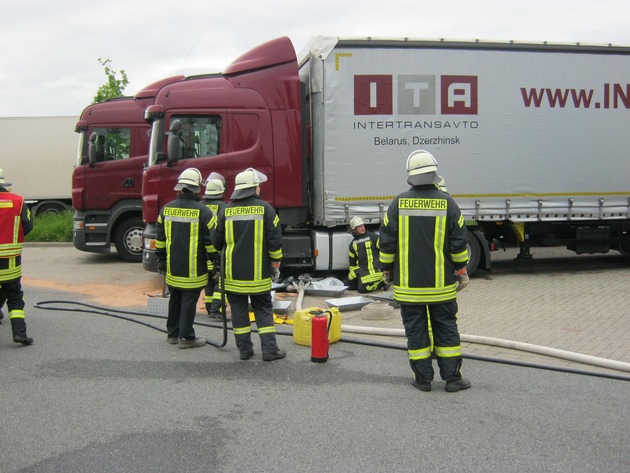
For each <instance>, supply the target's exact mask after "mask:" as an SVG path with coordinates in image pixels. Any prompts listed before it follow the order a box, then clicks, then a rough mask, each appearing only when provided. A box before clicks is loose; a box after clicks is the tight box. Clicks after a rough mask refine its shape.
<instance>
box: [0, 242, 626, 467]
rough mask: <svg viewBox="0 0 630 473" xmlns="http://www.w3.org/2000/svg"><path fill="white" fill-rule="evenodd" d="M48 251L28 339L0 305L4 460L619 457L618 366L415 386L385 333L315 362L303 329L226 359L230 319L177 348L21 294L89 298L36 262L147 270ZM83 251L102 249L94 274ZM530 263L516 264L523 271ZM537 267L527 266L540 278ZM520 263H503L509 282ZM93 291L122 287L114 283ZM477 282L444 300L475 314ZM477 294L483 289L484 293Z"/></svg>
mask: <svg viewBox="0 0 630 473" xmlns="http://www.w3.org/2000/svg"><path fill="white" fill-rule="evenodd" d="M25 251H27V252H28V253H27V254H30V255H33V254H35V253H34V252H33V251H31V250H28V249H27V250H25ZM46 253H47V255H48V258H44V257H43V256H42V257H40V258H38V264H35V262H34V261H33V260H31V265H30V267H29V268H28V271H26V268H25V272H27V273H28V279H29V280H30V281H31V283H29V286H28V288H27V291H26V302H27V322H28V328H29V333H30V334H31V335H32V336H33V337H34V338H35V343H34V345H32V346H29V347H23V346H20V345H16V344H14V343H13V342H12V340H11V331H10V328H9V326H8V325H9V324H8V321H5V322H4V323H3V324H2V325H1V326H0V379H1V380H2V381H1V384H0V398H1V403H0V419H1V420H0V433H1V436H0V471H2V472H3V473H12V472H29V473H30V472H59V473H62V472H63V473H72V472H175V471H176V472H192V471H195V472H198V471H217V472H237V471H238V472H250V471H251V472H304V471H308V472H419V471H423V472H466V473H470V472H507V471H509V472H540V471H545V472H546V471H553V472H571V473H574V472H621V471H628V470H629V469H630V439H629V430H628V425H629V422H630V407H629V405H630V384H629V383H628V381H624V380H619V379H610V378H606V377H598V376H587V375H582V374H575V373H565V372H558V371H549V370H542V369H533V368H527V367H520V366H513V365H509V364H503V363H496V362H482V361H475V360H470V359H468V360H465V362H464V369H465V375H466V377H468V378H469V379H470V380H471V382H472V385H473V386H472V389H470V390H467V391H463V392H459V393H446V392H445V391H444V383H443V382H442V381H440V380H439V379H437V380H436V381H435V382H434V383H433V391H432V392H428V393H425V392H420V391H418V390H417V389H415V388H414V387H412V386H411V384H410V381H411V372H410V369H409V366H408V363H407V356H406V352H405V351H404V350H401V349H396V348H384V347H376V346H370V345H366V344H355V343H348V342H339V343H336V344H334V345H332V347H331V350H330V359H329V361H328V362H327V363H322V364H317V363H312V362H311V361H310V348H309V347H303V346H299V345H295V344H294V343H293V342H292V338H291V337H290V336H279V343H280V345H281V346H282V347H284V348H286V349H287V351H288V356H287V358H286V359H285V360H280V361H274V362H271V363H269V362H263V361H262V360H261V355H260V350H259V346H260V345H259V343H258V339H257V336H256V335H254V337H253V339H254V343H255V349H256V355H255V357H254V358H252V359H251V360H249V361H239V359H238V351H237V350H236V348H235V346H234V341H233V338H232V334H231V332H229V333H228V343H227V346H226V347H225V348H220V349H219V348H215V347H212V346H207V347H205V348H197V349H192V350H180V349H178V348H177V347H176V346H172V345H168V344H167V343H166V335H165V334H164V332H163V331H161V330H163V329H164V326H165V322H164V320H161V319H156V318H151V317H147V316H141V315H136V314H128V317H129V318H131V319H133V320H136V321H139V322H142V323H143V324H148V325H151V326H153V328H152V327H150V326H148V325H142V324H140V323H134V322H133V321H127V320H122V319H120V318H115V317H113V316H108V315H104V314H96V313H89V312H71V311H65V310H60V309H62V308H70V309H74V308H77V306H73V305H69V304H57V305H54V306H52V307H54V308H53V309H52V310H51V309H49V310H44V309H39V308H33V305H34V304H35V303H39V302H41V301H49V300H70V301H74V302H85V303H90V304H93V303H94V299H93V298H92V297H91V295H90V294H87V293H84V292H83V290H82V289H81V291H79V292H77V293H73V292H72V286H71V285H70V286H68V287H66V288H65V290H64V291H65V292H63V293H60V291H59V289H58V287H45V286H39V285H34V284H32V281H34V280H40V279H41V278H42V277H44V276H46V275H47V277H49V278H52V279H55V280H56V281H57V282H59V281H64V280H74V281H76V284H77V285H78V286H77V287H80V288H83V286H81V284H83V283H84V282H85V281H86V279H89V280H90V282H91V283H92V284H97V285H98V284H99V283H100V284H101V285H102V286H101V287H102V291H110V290H111V289H110V287H111V285H108V284H109V283H111V282H112V281H117V280H122V281H123V282H125V283H129V284H136V283H138V284H139V283H142V281H144V279H145V278H147V275H146V274H144V275H143V274H142V273H141V272H140V273H135V272H134V271H135V270H130V269H129V268H132V267H133V266H129V265H127V266H126V269H125V272H126V273H130V274H125V275H121V276H116V275H115V271H113V269H114V268H116V267H117V266H118V264H117V263H114V262H113V260H112V259H109V258H107V257H104V256H100V255H85V254H80V256H77V257H76V260H75V259H72V260H71V261H70V260H69V261H67V264H68V266H65V265H64V264H62V263H59V261H55V260H54V257H53V256H54V255H53V253H54V251H52V250H51V251H48V250H47V251H46ZM49 258H51V259H49ZM66 259H69V258H66ZM77 261H79V263H77ZM94 262H99V263H101V265H102V267H104V266H107V268H108V272H107V274H106V273H105V272H104V270H103V269H102V267H101V269H99V268H98V266H97V265H94V264H93V263H94ZM40 265H44V266H43V267H41V268H40ZM90 265H91V270H90V268H87V267H88V266H90ZM46 266H48V267H46ZM79 266H81V270H80V271H79V269H78V268H79ZM559 266H560V267H562V268H564V267H566V264H563V263H561V264H559ZM570 266H571V267H570V269H569V270H568V271H569V272H570V273H579V275H580V277H582V275H583V277H584V278H586V279H587V280H589V279H590V280H600V279H601V281H606V284H603V285H604V286H607V287H608V286H610V287H612V289H613V290H615V293H618V292H619V291H618V290H617V289H616V287H615V286H614V283H613V282H612V281H619V278H620V274H623V272H624V271H626V269H625V267H623V266H621V265H620V264H617V263H614V264H613V265H612V266H606V265H604V266H603V267H602V263H601V261H600V260H597V261H596V262H595V263H594V266H593V267H591V268H590V270H587V271H584V270H582V269H576V268H575V267H574V266H572V264H570ZM531 271H533V270H532V269H531V266H530V269H528V270H526V271H525V273H526V274H525V276H526V277H529V276H531ZM536 271H538V274H540V271H541V270H536ZM548 271H549V272H551V273H553V275H554V278H553V280H556V281H558V280H561V279H562V278H563V277H564V276H566V275H567V273H566V271H565V270H564V269H560V270H557V269H553V268H552V269H549V270H548ZM549 272H547V273H546V272H544V270H543V271H542V274H543V276H542V278H543V279H544V275H545V274H549ZM131 273H133V274H131ZM585 273H588V274H586V275H584V274H585ZM56 275H58V276H56ZM522 276H523V273H522V272H519V273H517V274H516V275H515V278H516V280H515V281H516V282H514V284H516V285H517V287H520V286H521V285H522V284H523V283H522V282H519V281H522V280H521V279H519V278H521V277H522ZM150 277H151V278H153V276H150ZM609 277H610V282H609V281H608V279H607V278H609ZM624 277H625V276H624ZM499 279H501V280H503V281H504V282H505V281H506V280H507V279H510V280H511V276H508V275H506V273H504V272H502V271H501V270H499V271H498V272H497V273H494V275H491V276H487V277H482V278H478V279H475V278H474V279H473V281H472V282H471V286H473V287H474V285H475V284H477V287H478V288H479V289H478V291H484V290H486V289H484V288H485V286H488V288H489V289H492V287H493V284H494V285H495V286H496V281H497V280H499ZM539 279H540V278H536V280H539ZM532 280H533V278H529V279H528V281H530V282H528V284H532V282H531V281H532ZM570 280H571V284H574V281H575V279H570ZM547 286H549V284H548V283H547ZM544 287H545V283H543V286H542V287H538V288H537V291H539V292H540V291H543V292H544ZM468 290H469V289H467V291H468ZM511 290H512V291H513V292H512V294H513V297H512V298H513V299H514V300H516V299H518V298H517V297H516V295H518V294H516V293H515V292H514V291H515V289H511ZM549 291H550V292H552V293H553V292H554V291H556V292H557V288H553V287H550V286H549ZM567 294H568V296H567V297H570V298H573V299H575V297H576V295H575V293H567ZM109 297H110V299H111V301H115V300H116V299H117V298H120V297H121V296H120V295H119V294H117V293H116V291H112V292H111V293H110V294H109ZM477 297H481V295H479V294H477V295H475V292H474V291H471V292H470V295H469V296H467V298H468V299H467V300H464V301H463V302H462V303H461V304H460V311H462V312H464V310H463V309H462V306H463V307H466V305H468V307H469V308H468V309H466V310H465V312H466V313H468V314H469V315H468V317H471V318H472V319H474V320H476V319H475V317H476V315H475V311H474V310H472V308H473V306H474V305H475V304H476V303H477V302H476V298H477ZM483 297H484V298H485V300H486V301H490V297H491V296H490V295H489V293H487V294H485V295H484V296H483ZM541 297H542V300H544V301H550V300H551V298H546V297H544V294H543V295H542V296H541ZM586 297H588V298H593V297H594V296H592V295H591V294H587V295H586ZM624 297H625V296H624ZM503 298H504V299H505V296H503ZM527 300H528V303H527V304H528V305H527V307H529V310H530V311H532V312H535V311H536V310H537V308H539V309H540V310H543V309H542V308H541V307H538V305H537V304H538V302H537V299H535V298H528V299H527ZM518 303H519V304H521V302H518ZM549 303H551V302H549ZM565 304H566V302H565ZM113 305H115V304H113ZM492 306H493V304H492V303H488V307H486V309H485V310H483V311H480V312H483V314H482V316H481V315H480V316H479V320H478V321H477V322H475V323H479V324H481V323H482V322H483V320H484V318H489V317H490V316H491V315H492V313H493V311H492V310H491V309H492ZM510 307H512V306H510ZM625 307H627V305H626V306H625ZM137 309H138V308H137V307H136V308H131V309H129V310H130V311H135V310H137ZM512 309H513V311H516V309H515V308H514V307H512ZM555 310H557V308H556V309H555ZM623 310H625V311H626V316H627V309H625V308H624V309H623ZM105 312H107V311H105ZM504 313H505V310H503V309H500V310H497V312H496V314H495V317H496V318H497V322H496V323H494V322H492V321H491V320H490V321H488V322H487V324H486V325H485V326H486V327H493V326H494V325H497V324H498V320H499V317H501V318H503V319H504V318H505V315H504ZM109 314H110V315H112V313H111V312H109ZM113 314H114V315H124V314H120V313H113ZM199 320H200V321H202V322H207V321H208V319H207V318H205V319H203V318H200V319H199ZM472 322H473V321H471V324H472ZM508 325H510V326H513V324H508ZM278 330H279V331H281V330H283V327H278ZM585 330H586V329H585ZM541 332H546V330H542V331H541ZM197 333H198V336H205V337H207V338H209V339H211V340H214V341H220V340H221V337H222V331H221V330H220V329H219V328H213V327H209V326H206V325H199V326H198V328H197ZM566 333H568V334H572V333H575V331H573V332H572V331H568V332H566ZM344 338H345V337H344ZM619 338H620V339H621V338H627V337H625V333H621V334H619ZM561 339H562V340H564V339H566V337H562V338H561ZM576 343H578V342H576Z"/></svg>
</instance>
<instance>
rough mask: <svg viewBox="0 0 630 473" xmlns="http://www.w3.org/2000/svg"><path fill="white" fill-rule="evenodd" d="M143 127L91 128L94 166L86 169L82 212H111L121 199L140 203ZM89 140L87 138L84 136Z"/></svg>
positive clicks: (145, 133)
mask: <svg viewBox="0 0 630 473" xmlns="http://www.w3.org/2000/svg"><path fill="white" fill-rule="evenodd" d="M148 130H149V128H148V127H146V126H120V127H100V126H95V127H93V128H92V129H91V130H90V131H89V134H91V133H96V135H97V139H96V163H95V164H94V166H93V167H91V168H86V171H85V175H86V188H87V189H89V191H88V192H86V193H85V208H88V209H92V210H97V209H111V208H112V207H113V206H114V205H115V204H116V203H117V202H120V201H122V200H125V199H140V198H141V193H142V168H143V164H144V162H145V161H146V155H147V152H148V148H149V137H148ZM88 136H89V135H88Z"/></svg>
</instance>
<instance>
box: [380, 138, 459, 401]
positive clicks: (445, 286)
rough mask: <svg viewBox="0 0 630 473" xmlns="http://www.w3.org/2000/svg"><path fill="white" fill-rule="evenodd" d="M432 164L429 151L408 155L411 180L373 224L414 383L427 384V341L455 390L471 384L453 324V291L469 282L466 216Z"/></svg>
mask: <svg viewBox="0 0 630 473" xmlns="http://www.w3.org/2000/svg"><path fill="white" fill-rule="evenodd" d="M437 169H438V163H437V161H436V160H435V158H434V157H433V155H432V154H431V153H429V152H428V151H424V150H419V151H414V152H413V153H411V154H410V155H409V157H408V158H407V175H408V177H407V182H408V183H409V184H410V185H411V186H412V187H411V189H409V190H408V191H407V192H403V193H402V194H399V195H398V196H396V197H395V198H394V199H393V200H392V202H391V203H390V205H389V208H388V209H387V213H386V214H385V217H384V219H383V222H382V224H381V228H380V232H379V234H380V250H381V253H380V261H381V265H382V267H383V270H384V271H385V272H386V273H389V274H391V273H392V272H393V284H394V300H396V301H397V302H398V303H399V304H400V312H401V315H402V320H403V325H404V327H405V332H406V335H407V349H408V354H409V364H410V365H411V369H412V371H413V374H414V380H413V381H412V384H413V385H414V386H415V387H416V388H418V389H419V390H421V391H430V390H431V381H432V380H433V376H434V372H433V366H432V362H431V355H432V345H433V350H434V352H435V355H436V358H437V362H438V366H439V370H440V376H441V378H442V379H443V380H444V381H446V391H448V392H455V391H461V390H463V389H467V388H469V387H470V382H469V381H468V380H467V379H465V378H462V373H461V365H462V353H461V342H460V336H459V331H458V328H457V291H459V290H461V289H463V288H464V287H466V285H467V284H468V275H467V274H466V263H467V262H468V248H467V245H466V226H465V224H464V218H463V217H462V214H461V211H460V210H459V207H458V206H457V204H456V203H455V201H454V200H453V198H452V197H451V196H450V195H449V194H446V193H444V192H442V191H441V190H440V189H439V188H438V187H437V186H436V184H438V183H439V180H440V177H439V176H438V174H437ZM429 319H430V323H431V325H430V326H431V330H432V335H433V344H432V343H431V338H430V334H429V324H428V322H429Z"/></svg>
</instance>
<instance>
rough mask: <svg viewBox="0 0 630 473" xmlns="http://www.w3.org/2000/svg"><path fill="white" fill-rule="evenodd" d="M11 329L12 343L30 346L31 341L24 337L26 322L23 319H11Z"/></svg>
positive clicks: (29, 338) (26, 336)
mask: <svg viewBox="0 0 630 473" xmlns="http://www.w3.org/2000/svg"><path fill="white" fill-rule="evenodd" d="M11 328H12V329H13V341H14V342H15V343H21V344H22V345H32V343H33V339H32V338H31V337H29V336H28V335H26V322H24V319H11Z"/></svg>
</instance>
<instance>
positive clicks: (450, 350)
mask: <svg viewBox="0 0 630 473" xmlns="http://www.w3.org/2000/svg"><path fill="white" fill-rule="evenodd" d="M435 355H436V356H439V357H440V358H455V357H458V356H462V347H461V345H457V346H454V347H438V346H436V347H435Z"/></svg>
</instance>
